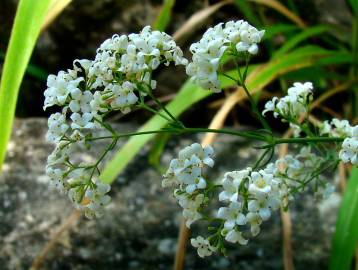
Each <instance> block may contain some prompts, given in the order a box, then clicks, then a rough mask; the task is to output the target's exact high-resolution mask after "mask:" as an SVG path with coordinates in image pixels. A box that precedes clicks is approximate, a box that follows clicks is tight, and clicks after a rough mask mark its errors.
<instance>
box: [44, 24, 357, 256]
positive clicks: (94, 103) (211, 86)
mask: <svg viewBox="0 0 358 270" xmlns="http://www.w3.org/2000/svg"><path fill="white" fill-rule="evenodd" d="M263 35H264V30H257V29H256V28H255V27H253V26H251V25H250V24H248V23H247V22H245V21H242V20H240V21H236V22H234V21H230V22H227V23H225V24H223V23H220V24H218V25H216V26H215V27H213V28H210V29H208V30H207V31H206V32H205V34H204V35H203V37H202V38H201V39H200V41H199V42H197V43H194V44H192V45H191V46H190V51H191V53H192V61H191V62H188V60H187V59H185V58H184V57H183V52H182V50H181V49H180V48H179V47H178V46H177V45H176V43H175V41H174V40H173V38H172V37H171V36H169V35H167V34H165V33H163V32H160V31H152V29H151V28H150V27H149V26H147V27H145V28H143V30H142V31H141V32H140V33H139V34H129V35H121V36H119V35H114V36H113V37H112V38H110V39H107V40H106V41H104V42H103V43H102V44H101V46H100V47H99V48H98V49H97V54H96V57H95V59H94V60H86V59H83V60H75V61H74V63H73V68H72V69H68V70H67V71H60V72H59V73H58V74H57V75H50V76H49V77H48V80H47V87H48V88H47V89H46V91H45V103H44V109H47V108H48V107H53V106H56V107H57V108H61V111H60V112H55V113H53V114H52V115H51V116H50V117H49V119H48V127H49V129H48V132H47V135H46V138H47V140H48V141H50V142H53V143H55V145H56V146H55V149H54V151H53V152H52V153H51V154H50V155H49V157H48V160H47V166H46V174H47V175H48V177H49V178H50V180H51V181H50V182H51V185H52V186H54V187H56V188H57V189H59V190H60V191H61V192H64V193H66V194H68V196H69V198H70V199H71V201H72V202H73V203H74V205H75V207H76V208H78V209H81V210H83V211H84V213H85V215H86V216H87V217H90V218H91V217H99V216H101V215H102V214H103V212H104V209H103V208H104V206H105V205H107V204H108V203H109V202H110V196H109V195H108V192H109V191H110V185H108V184H105V183H103V182H101V181H100V179H99V175H100V164H101V162H102V161H103V159H104V157H105V156H106V154H107V153H108V152H109V151H110V150H112V149H113V148H114V146H115V145H116V143H117V141H118V139H119V138H120V137H121V136H118V133H116V131H115V130H114V129H113V128H112V127H111V125H110V124H109V123H108V122H106V116H107V115H108V114H110V113H112V112H114V111H120V112H122V113H129V112H130V111H131V110H132V109H133V108H134V107H139V108H143V109H147V110H150V111H151V112H154V113H158V114H159V115H160V116H162V117H164V118H165V119H166V120H168V122H169V121H172V122H171V123H170V124H171V125H169V127H168V128H167V129H165V130H161V131H167V132H172V133H175V132H177V133H181V132H184V131H186V130H189V131H190V132H192V131H193V130H195V129H186V128H185V127H184V125H183V124H182V123H180V122H179V121H177V120H176V119H175V117H173V116H172V115H171V114H170V112H169V111H167V110H166V108H165V107H164V106H162V109H163V111H164V112H165V113H166V115H163V114H161V113H160V112H158V111H156V110H154V109H152V108H150V107H148V106H147V105H146V104H145V103H144V99H145V98H146V97H149V98H151V99H154V100H155V101H156V103H157V105H161V104H160V102H159V101H158V100H157V99H156V98H155V96H154V95H153V90H154V89H155V88H156V84H157V82H156V81H155V80H154V79H153V78H152V75H153V71H154V70H156V69H157V68H158V67H159V66H160V65H163V64H164V65H165V66H168V65H169V64H171V63H174V64H175V65H182V66H185V67H186V72H187V74H188V75H189V76H190V77H191V78H192V80H193V81H194V82H195V83H197V84H198V85H200V86H201V87H203V88H204V89H208V90H211V91H213V92H220V91H221V86H220V81H219V75H220V74H223V75H224V76H226V77H228V78H231V79H233V81H234V82H235V83H237V84H239V85H240V86H242V88H243V89H244V90H245V92H246V93H247V94H248V95H249V92H248V90H247V88H246V86H245V77H246V72H247V67H248V62H249V58H250V56H251V55H255V54H257V52H258V43H259V42H260V41H261V40H262V38H263ZM224 56H226V58H227V59H231V60H233V61H234V63H235V65H236V66H237V73H238V79H235V78H233V77H232V76H229V75H228V74H225V72H224V71H223V68H222V59H223V58H224ZM239 61H243V62H244V63H245V64H246V65H245V68H246V70H245V73H244V74H242V73H241V72H240V67H239V65H240V62H239ZM249 100H250V102H252V98H251V96H250V95H249ZM312 100H313V85H312V83H310V82H306V83H299V82H296V83H294V84H293V86H292V87H290V88H289V89H288V91H287V95H286V96H284V97H281V98H278V97H274V98H273V99H272V100H270V101H268V102H267V103H266V105H265V109H264V111H263V112H262V115H261V114H258V117H259V118H260V121H261V122H262V123H263V125H264V127H265V128H266V127H267V125H268V124H267V122H266V120H265V119H264V117H265V116H266V114H267V113H268V112H272V113H273V116H274V117H275V118H279V119H281V121H283V122H287V123H289V125H290V126H291V127H292V128H293V129H294V131H295V134H294V135H295V137H298V138H303V139H305V138H306V139H307V140H306V141H305V146H304V147H302V148H301V150H300V151H299V152H298V153H297V154H295V155H291V154H287V155H285V156H284V157H281V158H279V159H277V160H276V161H274V162H272V160H271V159H272V156H273V154H274V147H275V145H276V144H277V142H275V140H274V137H273V135H272V133H271V130H268V129H267V128H266V131H265V132H262V130H261V131H257V132H256V133H255V132H251V133H250V134H249V133H245V134H246V137H251V138H254V139H255V138H256V139H258V140H261V141H262V142H264V143H267V145H264V146H263V147H262V148H263V149H265V150H264V153H263V155H262V156H261V157H260V158H259V160H258V161H257V163H256V164H255V165H254V166H252V167H248V168H244V169H240V170H235V171H230V172H226V173H225V174H224V176H223V178H222V179H221V180H220V181H216V180H215V179H214V180H210V179H209V177H207V170H208V169H209V168H212V167H213V166H214V149H213V148H212V147H211V146H205V147H203V146H201V145H200V144H198V143H194V144H192V145H190V146H187V147H185V148H184V149H182V150H181V151H180V152H179V156H178V158H176V159H173V160H172V161H171V162H170V165H169V168H168V170H167V172H166V173H165V174H164V176H163V181H162V185H163V187H166V188H172V190H173V195H174V197H175V198H176V200H177V201H178V203H179V205H180V206H181V207H182V208H183V216H184V217H185V219H186V226H187V227H188V228H189V227H190V226H191V225H192V224H193V223H195V222H197V221H199V220H202V221H205V222H208V224H209V225H208V231H210V233H211V234H210V235H208V236H207V237H203V236H198V237H196V238H193V239H191V244H192V245H193V246H194V247H196V248H197V250H198V254H199V256H200V257H205V256H210V255H211V254H212V253H214V252H221V253H225V252H226V249H225V243H226V242H229V243H239V244H240V245H246V244H247V243H248V241H249V240H250V238H252V237H255V236H257V235H258V234H259V233H260V230H261V224H262V223H263V222H264V221H267V220H268V219H269V218H270V217H271V215H272V214H273V212H275V211H277V210H278V209H280V208H282V209H286V208H287V207H288V204H289V202H290V201H292V200H294V195H295V194H296V193H298V192H302V191H305V190H308V189H311V190H313V191H314V192H315V193H316V194H318V195H320V196H321V197H326V196H328V195H329V194H330V193H332V192H333V190H334V188H333V186H332V185H331V184H330V183H329V182H328V181H327V180H326V179H325V177H324V172H326V171H327V170H333V169H335V168H336V166H337V164H338V162H339V161H343V162H344V163H351V164H353V165H357V164H358V161H357V152H358V126H351V125H350V124H349V122H348V121H347V120H338V119H333V120H331V121H324V122H323V123H322V124H321V125H320V126H319V127H318V128H317V127H314V126H313V125H310V124H309V121H308V118H309V117H308V116H309V113H310V105H311V102H312ZM252 105H253V108H254V109H255V110H256V112H257V110H258V109H257V107H255V105H256V104H252ZM171 128H172V129H171ZM95 130H106V131H107V132H108V133H109V134H111V135H112V137H111V136H105V137H104V138H106V139H112V141H111V143H109V144H108V146H107V147H106V149H105V150H104V151H103V153H102V154H101V155H100V156H99V157H98V160H97V161H96V162H94V163H93V164H87V163H86V162H85V161H83V160H76V159H75V158H74V157H73V153H75V151H76V149H77V148H78V147H85V148H90V147H91V142H92V141H94V140H97V139H101V138H96V137H94V134H95V133H94V132H95ZM200 130H201V131H200V132H202V130H203V129H200ZM208 131H209V130H208ZM156 132H157V131H153V132H152V133H156ZM198 132H199V131H198ZM211 132H212V130H211ZM217 132H219V133H225V132H224V131H223V130H218V131H217ZM133 134H134V135H135V133H133ZM228 134H231V135H235V134H233V133H232V132H231V133H228ZM240 134H243V133H236V135H238V136H240ZM137 135H138V134H137ZM317 136H320V137H317ZM244 137H245V136H244ZM329 138H337V140H335V139H334V140H330V142H335V143H330V144H329V145H328V144H325V143H323V141H324V139H329ZM310 139H311V140H310ZM326 141H328V140H326ZM342 141H343V143H342ZM285 142H288V143H289V142H290V141H289V140H286V141H285ZM337 150H338V151H339V155H338V156H337V154H336V153H337ZM270 153H271V155H269V154H270ZM321 153H325V155H322V154H321ZM327 153H328V154H327ZM268 156H269V157H268ZM265 160H266V162H263V161H265ZM214 197H216V198H217V200H216V201H219V202H220V204H221V206H220V208H219V209H217V210H216V211H215V212H216V214H215V215H214V216H212V215H210V213H211V211H209V210H210V208H209V206H210V203H211V202H212V201H213V198H214Z"/></svg>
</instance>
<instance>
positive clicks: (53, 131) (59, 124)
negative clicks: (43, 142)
mask: <svg viewBox="0 0 358 270" xmlns="http://www.w3.org/2000/svg"><path fill="white" fill-rule="evenodd" d="M48 128H49V129H48V131H47V134H46V139H47V140H48V141H53V142H57V141H59V140H60V139H61V138H62V136H63V135H65V133H66V131H67V130H68V129H69V125H67V123H66V116H65V115H63V114H61V113H54V114H51V116H50V117H49V119H48Z"/></svg>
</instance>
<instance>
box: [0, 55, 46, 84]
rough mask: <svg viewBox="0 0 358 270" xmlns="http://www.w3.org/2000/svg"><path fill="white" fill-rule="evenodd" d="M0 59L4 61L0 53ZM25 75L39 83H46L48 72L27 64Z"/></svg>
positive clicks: (3, 56)
mask: <svg viewBox="0 0 358 270" xmlns="http://www.w3.org/2000/svg"><path fill="white" fill-rule="evenodd" d="M0 59H1V60H4V59H5V53H3V52H1V51H0ZM26 73H27V74H28V75H31V76H33V77H35V78H37V79H39V80H40V81H46V79H47V76H48V72H47V71H46V70H44V69H43V68H41V67H39V66H36V65H33V64H28V65H27V68H26Z"/></svg>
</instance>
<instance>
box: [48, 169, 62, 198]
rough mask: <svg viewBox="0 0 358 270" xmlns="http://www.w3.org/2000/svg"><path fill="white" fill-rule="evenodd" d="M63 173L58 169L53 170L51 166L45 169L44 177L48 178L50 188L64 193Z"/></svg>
mask: <svg viewBox="0 0 358 270" xmlns="http://www.w3.org/2000/svg"><path fill="white" fill-rule="evenodd" d="M64 173H65V171H63V170H62V169H59V168H53V167H51V166H47V167H46V175H47V176H48V177H49V178H50V186H51V187H54V188H56V189H58V190H59V191H60V192H64V190H65V185H64V181H63V175H64Z"/></svg>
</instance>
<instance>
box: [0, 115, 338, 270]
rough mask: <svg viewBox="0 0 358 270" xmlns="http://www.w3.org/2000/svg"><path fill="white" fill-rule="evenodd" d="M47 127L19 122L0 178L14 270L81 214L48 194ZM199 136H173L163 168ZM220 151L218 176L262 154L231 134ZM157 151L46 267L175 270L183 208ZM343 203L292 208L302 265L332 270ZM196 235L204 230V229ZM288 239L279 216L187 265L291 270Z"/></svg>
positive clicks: (3, 248)
mask: <svg viewBox="0 0 358 270" xmlns="http://www.w3.org/2000/svg"><path fill="white" fill-rule="evenodd" d="M118 128H120V129H121V130H129V129H133V128H134V127H131V126H129V125H121V126H118ZM45 131H46V120H45V119H28V120H17V121H16V123H15V127H14V133H13V136H12V140H11V143H10V145H9V151H8V156H7V160H6V163H5V165H4V171H3V173H2V175H1V176H0V265H1V267H0V268H1V269H4V270H10V269H11V270H12V269H14V270H15V269H16V270H17V269H28V268H29V266H30V265H31V262H32V260H33V259H34V257H35V256H36V255H38V254H39V253H40V251H41V250H42V248H43V247H44V245H45V244H46V243H47V242H48V241H49V239H50V238H51V236H52V235H53V234H54V232H55V231H56V230H57V228H58V226H59V225H60V224H61V223H62V222H63V221H64V220H65V219H66V218H67V217H68V215H70V213H71V212H72V211H73V208H72V205H71V203H70V202H69V200H68V199H67V197H66V196H65V195H61V194H59V193H58V192H56V191H53V190H50V189H49V188H48V183H47V178H46V176H45V175H44V166H45V161H46V157H47V155H48V154H49V152H50V151H51V150H52V145H50V144H48V143H46V142H45V139H44V134H45ZM194 140H198V138H195V137H186V138H184V139H180V140H179V139H177V138H174V139H172V140H171V141H170V142H169V144H168V145H167V149H166V151H165V153H164V155H163V163H165V164H167V163H168V161H169V160H170V159H171V158H172V156H174V155H175V153H177V151H178V149H179V148H180V147H182V146H184V145H187V144H189V143H191V142H192V141H194ZM100 147H103V145H97V146H96V147H95V148H93V149H92V150H91V152H90V153H82V154H81V155H82V157H83V158H87V159H90V158H91V157H92V156H93V155H94V153H96V152H98V151H100V149H99V148H100ZM214 147H215V149H216V153H217V154H216V162H217V163H216V166H215V168H214V169H213V170H212V171H211V173H210V175H211V176H212V177H213V178H218V177H221V176H222V175H223V173H224V172H225V171H227V170H233V169H237V168H242V167H245V166H246V165H248V163H249V162H250V160H251V159H252V156H254V155H255V153H254V151H252V150H250V148H248V147H247V144H245V143H244V142H240V141H237V140H233V139H232V138H230V137H227V136H220V137H219V140H218V141H217V142H216V143H215V145H214ZM233 149H234V150H233ZM147 153H148V149H144V150H143V151H142V152H141V153H140V154H139V155H138V156H137V158H136V159H135V160H134V161H133V162H132V163H131V164H130V166H129V167H128V169H126V171H125V172H124V173H123V174H121V175H120V177H118V179H117V180H116V181H115V183H114V184H113V188H112V191H111V195H112V202H111V204H110V205H109V207H108V208H107V212H106V214H105V216H104V217H103V218H101V219H99V220H87V219H85V218H83V217H81V218H80V219H79V220H78V221H77V222H75V223H74V225H73V226H72V227H71V228H70V230H68V231H66V232H65V233H63V235H62V236H61V238H60V241H59V243H58V244H57V245H56V246H55V247H54V248H53V249H52V250H51V252H50V253H49V255H48V256H47V257H46V259H45V261H44V264H43V269H54V270H55V269H78V270H79V269H153V270H154V269H156V270H157V269H170V268H171V265H172V263H173V256H174V252H175V248H176V237H177V232H178V225H179V222H180V209H179V207H178V206H177V205H176V203H175V201H174V199H173V198H172V196H171V195H170V193H169V191H166V190H163V189H162V188H161V177H160V174H159V173H158V172H157V171H156V170H154V169H153V168H151V167H150V166H149V165H148V163H147ZM339 199H340V197H339V196H338V195H337V194H334V195H332V196H331V197H330V198H329V199H328V200H326V201H323V202H319V203H318V202H316V201H315V199H314V198H313V197H312V196H311V195H304V196H301V197H299V198H297V200H296V203H295V204H293V205H292V208H291V214H292V219H293V249H294V257H295V266H296V269H326V266H327V259H328V256H329V250H330V242H331V236H332V231H333V229H334V223H335V217H336V212H337V206H338V204H339ZM193 229H194V234H197V233H198V232H199V231H200V230H201V228H199V227H197V226H193ZM281 233H282V232H281V223H280V219H279V215H278V214H276V215H275V216H274V217H273V218H272V219H270V220H269V221H267V222H266V224H265V225H264V226H263V230H262V233H261V234H260V235H259V236H258V237H257V238H255V239H253V240H252V241H251V242H250V244H249V245H247V246H232V247H230V250H229V255H228V257H219V256H212V257H210V258H209V259H206V260H202V259H200V258H199V257H198V256H197V255H196V252H195V250H194V249H193V248H191V247H189V248H188V252H187V259H186V266H185V269H240V270H249V269H282V267H283V265H282V255H281V254H282V246H281V242H282V239H281V238H282V237H281Z"/></svg>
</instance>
